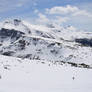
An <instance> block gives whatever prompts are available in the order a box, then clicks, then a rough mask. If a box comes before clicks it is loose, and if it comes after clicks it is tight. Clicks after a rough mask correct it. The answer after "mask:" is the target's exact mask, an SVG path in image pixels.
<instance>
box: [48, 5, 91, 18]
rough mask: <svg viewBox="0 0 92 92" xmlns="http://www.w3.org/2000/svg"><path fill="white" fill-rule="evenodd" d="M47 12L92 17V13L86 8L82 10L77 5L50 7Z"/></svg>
mask: <svg viewBox="0 0 92 92" xmlns="http://www.w3.org/2000/svg"><path fill="white" fill-rule="evenodd" d="M46 13H47V14H56V15H57V14H59V15H66V14H70V15H72V16H80V15H82V16H87V17H92V14H91V13H89V12H87V11H86V10H81V9H79V8H78V7H76V6H71V5H67V6H55V7H52V8H50V9H46Z"/></svg>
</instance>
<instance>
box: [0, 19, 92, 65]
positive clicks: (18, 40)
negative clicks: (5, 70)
mask: <svg viewBox="0 0 92 92" xmlns="http://www.w3.org/2000/svg"><path fill="white" fill-rule="evenodd" d="M91 37H92V33H85V32H82V31H78V30H77V29H76V28H74V27H72V26H69V27H66V28H64V27H58V26H57V25H54V27H48V26H45V25H44V26H43V25H34V24H30V23H28V22H25V21H21V20H18V19H15V20H11V21H5V22H3V24H2V26H1V30H0V54H1V55H6V56H13V57H18V58H28V59H31V60H47V61H51V62H56V61H58V62H61V61H63V62H72V63H78V64H79V63H83V64H88V65H90V66H92V53H91V52H92V46H91V45H92V43H91V40H90V42H89V40H87V42H85V39H84V38H87V39H91ZM76 39H77V42H76ZM81 39H83V41H82V43H86V44H81V43H80V40H81ZM87 43H88V44H87ZM89 43H91V44H89Z"/></svg>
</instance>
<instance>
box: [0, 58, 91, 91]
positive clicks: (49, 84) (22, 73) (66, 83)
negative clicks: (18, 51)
mask: <svg viewBox="0 0 92 92" xmlns="http://www.w3.org/2000/svg"><path fill="white" fill-rule="evenodd" d="M0 75H1V79H0V92H92V70H91V69H83V68H74V67H70V66H65V65H64V66H61V65H53V64H52V63H50V62H45V61H36V60H35V61H32V60H31V61H30V60H26V59H25V60H21V59H19V58H14V57H13V58H12V57H6V56H0ZM73 77H74V80H73Z"/></svg>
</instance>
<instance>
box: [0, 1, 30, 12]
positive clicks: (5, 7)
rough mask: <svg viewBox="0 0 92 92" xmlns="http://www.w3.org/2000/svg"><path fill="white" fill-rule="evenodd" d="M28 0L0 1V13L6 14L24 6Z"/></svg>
mask: <svg viewBox="0 0 92 92" xmlns="http://www.w3.org/2000/svg"><path fill="white" fill-rule="evenodd" d="M28 1H29V0H0V12H6V11H9V10H13V9H16V8H19V7H22V6H24V5H25V4H26V3H27V2H28Z"/></svg>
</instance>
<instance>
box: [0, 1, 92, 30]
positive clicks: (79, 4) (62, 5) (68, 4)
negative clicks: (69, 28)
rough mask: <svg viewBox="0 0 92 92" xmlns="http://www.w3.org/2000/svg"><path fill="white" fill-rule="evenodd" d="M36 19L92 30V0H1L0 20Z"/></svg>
mask: <svg viewBox="0 0 92 92" xmlns="http://www.w3.org/2000/svg"><path fill="white" fill-rule="evenodd" d="M7 18H22V19H24V20H29V21H30V22H31V21H32V19H35V20H36V21H37V22H44V23H47V22H55V23H57V24H61V25H73V26H75V27H77V28H79V29H83V30H87V31H92V26H91V25H92V0H0V20H1V21H2V20H5V19H7Z"/></svg>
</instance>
